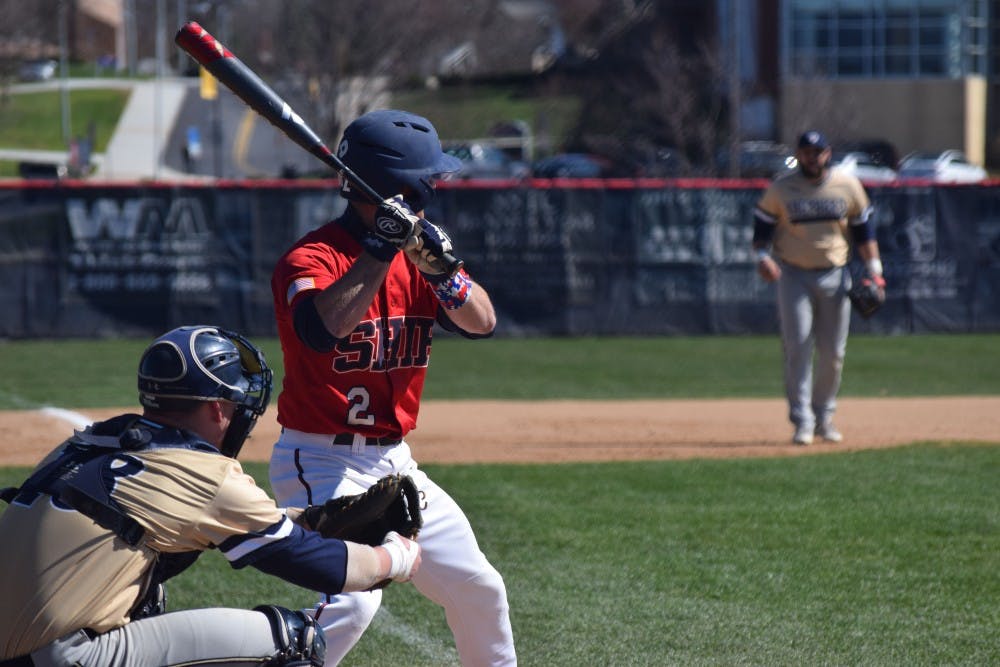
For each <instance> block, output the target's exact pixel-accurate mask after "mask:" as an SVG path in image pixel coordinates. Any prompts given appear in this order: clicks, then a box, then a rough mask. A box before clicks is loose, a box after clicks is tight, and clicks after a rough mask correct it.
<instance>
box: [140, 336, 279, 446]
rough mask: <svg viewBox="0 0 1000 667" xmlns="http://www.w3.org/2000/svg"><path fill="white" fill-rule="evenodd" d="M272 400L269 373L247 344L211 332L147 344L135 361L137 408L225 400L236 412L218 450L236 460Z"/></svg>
mask: <svg viewBox="0 0 1000 667" xmlns="http://www.w3.org/2000/svg"><path fill="white" fill-rule="evenodd" d="M270 398H271V369H270V368H268V366H267V363H266V362H265V361H264V355H263V354H262V353H261V352H260V350H258V349H257V348H256V347H254V346H253V345H252V344H251V343H250V341H248V340H247V339H246V338H244V337H243V336H241V335H239V334H238V333H234V332H232V331H226V330H224V329H220V328H218V327H213V326H185V327H179V328H177V329H174V330H172V331H168V332H167V333H165V334H163V335H162V336H160V337H159V338H157V339H156V340H155V341H153V342H152V344H150V346H149V347H148V348H146V351H145V352H144V353H143V354H142V358H141V359H140V360H139V402H140V403H142V404H143V405H144V406H146V407H147V408H154V409H170V407H171V405H172V403H173V402H174V401H177V400H181V401H216V400H224V401H230V402H232V403H236V412H235V414H234V415H233V418H232V420H231V422H230V424H229V428H228V430H227V431H226V436H225V439H224V440H223V443H222V446H221V447H220V450H221V451H222V453H223V454H225V455H226V456H232V457H234V458H235V457H236V455H237V454H239V451H240V449H241V448H242V447H243V442H244V441H245V440H246V438H247V436H248V435H250V431H251V430H252V429H253V427H254V424H256V422H257V417H259V416H260V415H262V414H264V410H266V409H267V404H268V402H269V401H270Z"/></svg>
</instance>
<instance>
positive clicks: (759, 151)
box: [716, 141, 799, 178]
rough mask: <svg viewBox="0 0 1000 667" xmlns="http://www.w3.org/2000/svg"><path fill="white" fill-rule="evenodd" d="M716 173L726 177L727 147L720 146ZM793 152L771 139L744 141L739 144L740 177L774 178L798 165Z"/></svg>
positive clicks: (727, 168) (727, 163)
mask: <svg viewBox="0 0 1000 667" xmlns="http://www.w3.org/2000/svg"><path fill="white" fill-rule="evenodd" d="M716 164H717V165H718V175H719V176H722V177H726V176H729V175H730V171H729V148H728V147H723V148H720V149H719V151H718V154H717V157H716ZM798 164H799V163H798V160H796V159H795V152H794V151H793V150H792V149H790V148H789V147H788V146H785V145H784V144H779V143H775V142H773V141H744V142H743V143H742V144H740V177H742V178H774V177H776V176H781V175H782V174H785V173H788V172H789V171H791V170H792V169H795V168H796V167H797V166H798Z"/></svg>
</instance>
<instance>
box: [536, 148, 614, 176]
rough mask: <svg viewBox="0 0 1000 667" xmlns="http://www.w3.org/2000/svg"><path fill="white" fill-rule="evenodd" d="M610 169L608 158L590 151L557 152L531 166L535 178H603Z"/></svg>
mask: <svg viewBox="0 0 1000 667" xmlns="http://www.w3.org/2000/svg"><path fill="white" fill-rule="evenodd" d="M612 170H613V165H612V163H611V161H610V160H608V159H606V158H603V157H601V156H599V155H592V154H590V153H559V154H557V155H552V156H550V157H546V158H542V159H541V160H537V161H536V162H535V163H534V164H533V165H532V166H531V172H532V173H533V174H534V175H535V177H536V178H604V177H606V176H609V175H610V174H611V172H612Z"/></svg>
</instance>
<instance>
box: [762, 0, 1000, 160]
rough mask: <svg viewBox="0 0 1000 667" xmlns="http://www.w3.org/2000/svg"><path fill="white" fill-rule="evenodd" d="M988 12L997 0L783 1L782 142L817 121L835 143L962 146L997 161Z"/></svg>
mask: <svg viewBox="0 0 1000 667" xmlns="http://www.w3.org/2000/svg"><path fill="white" fill-rule="evenodd" d="M991 15H992V17H993V19H994V22H995V21H996V18H998V17H1000V1H998V0H786V1H785V2H782V3H781V17H780V20H779V22H778V25H779V26H780V28H779V30H780V33H781V36H780V40H781V44H782V48H781V49H780V56H779V61H780V62H779V69H780V78H781V100H780V105H779V106H780V110H779V114H780V121H779V123H778V127H780V128H781V135H782V137H781V138H782V139H783V140H785V141H791V140H793V139H794V137H795V136H796V135H797V133H798V132H800V131H801V130H802V128H805V127H813V126H815V127H821V128H823V129H824V130H825V131H826V132H827V133H828V134H829V135H830V136H831V138H832V139H833V140H834V141H835V142H837V141H859V140H871V139H880V140H885V141H888V142H891V143H892V144H894V145H895V146H897V147H898V149H899V151H900V152H901V153H906V152H910V151H916V150H922V151H940V150H944V149H948V148H958V149H961V150H964V151H965V153H966V155H968V156H969V158H970V159H971V160H972V161H973V162H977V163H979V164H984V163H994V164H996V163H1000V109H997V107H998V106H1000V104H998V103H997V101H996V99H997V90H998V89H1000V88H998V82H997V81H996V80H995V78H994V76H993V74H992V72H993V71H995V70H996V67H995V64H996V63H995V62H994V61H995V60H996V59H997V56H996V55H995V54H994V53H993V50H991V42H995V41H996V34H994V33H995V32H996V31H995V29H991ZM997 34H1000V33H997Z"/></svg>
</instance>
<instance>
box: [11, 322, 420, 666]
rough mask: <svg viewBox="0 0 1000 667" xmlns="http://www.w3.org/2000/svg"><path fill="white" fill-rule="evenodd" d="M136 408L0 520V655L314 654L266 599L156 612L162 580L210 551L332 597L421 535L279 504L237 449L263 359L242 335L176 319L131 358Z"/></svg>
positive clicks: (89, 661) (263, 374)
mask: <svg viewBox="0 0 1000 667" xmlns="http://www.w3.org/2000/svg"><path fill="white" fill-rule="evenodd" d="M139 390H140V399H141V402H142V403H143V405H144V406H145V410H144V412H143V414H142V415H138V414H125V415H121V416H119V417H115V418H113V419H110V420H107V421H104V422H99V423H96V424H93V425H91V426H89V427H87V428H86V429H85V430H84V431H82V432H77V433H76V434H75V435H74V436H73V437H71V438H69V439H68V440H67V441H65V442H64V443H62V444H61V445H60V446H59V447H57V448H56V449H55V450H54V451H53V452H52V453H51V454H50V455H49V456H48V457H47V458H46V459H45V460H44V461H42V463H41V464H40V465H39V466H38V468H36V470H35V472H34V473H33V474H32V475H31V477H29V478H28V479H27V480H26V481H25V482H24V483H23V484H22V485H21V486H20V487H18V488H16V489H5V490H4V494H3V498H4V499H5V500H7V501H8V502H10V506H9V507H8V508H7V509H6V511H5V512H4V513H3V515H2V516H0V535H2V537H3V543H4V544H5V545H6V548H4V549H3V550H0V590H2V591H3V595H2V596H0V665H2V666H3V667H14V666H18V667H22V666H28V665H45V666H50V665H51V666H55V665H81V666H88V665H89V666H94V667H109V666H119V665H121V666H137V667H138V666H153V665H193V664H213V665H245V664H267V665H288V664H295V665H322V664H323V660H324V655H325V641H324V637H323V634H322V632H321V631H320V630H319V628H318V627H317V626H316V625H315V621H313V619H312V618H310V617H309V616H308V615H307V614H303V613H302V612H301V611H290V610H287V609H283V608H281V607H276V606H264V607H258V608H256V609H254V610H252V611H251V610H242V609H223V608H219V609H197V610H186V611H179V612H174V613H163V611H164V609H163V600H164V598H163V587H162V584H163V582H164V581H165V580H166V579H168V578H169V577H172V576H174V575H176V574H178V573H179V572H181V571H183V570H184V569H185V568H186V567H188V566H189V565H191V564H192V563H193V562H194V561H195V560H196V559H197V557H198V555H199V554H200V553H201V552H202V551H205V550H207V549H212V548H218V549H219V551H220V552H221V553H222V554H223V555H224V556H225V557H226V559H227V560H228V561H229V562H230V564H231V565H232V566H233V567H234V568H242V567H245V566H247V565H252V566H253V567H256V568H257V569H259V570H261V571H263V572H266V573H268V574H271V575H274V576H277V577H280V578H282V579H285V580H286V581H290V582H292V583H295V584H297V585H299V586H308V587H310V588H316V589H319V590H325V591H328V592H330V593H339V592H340V591H342V590H362V589H365V588H368V587H371V586H372V585H373V584H375V583H376V582H378V581H380V580H381V577H382V576H383V575H386V574H391V575H392V576H393V577H394V578H396V579H397V580H405V579H406V578H408V577H409V576H410V574H411V573H412V571H413V570H415V568H416V567H417V566H418V565H419V547H418V546H417V545H416V544H415V543H413V542H410V541H409V540H406V539H405V538H402V537H398V539H395V538H394V539H395V542H394V543H392V544H387V545H386V546H380V547H369V546H365V545H360V544H352V543H345V542H342V541H340V540H334V539H324V538H321V537H320V536H319V535H318V534H316V533H312V532H309V531H306V530H303V528H301V527H300V526H299V525H298V524H297V523H296V520H297V519H298V517H299V515H300V514H301V510H294V509H288V510H284V509H279V508H278V507H277V506H276V505H275V503H274V501H273V500H272V499H271V498H270V497H268V496H267V494H265V493H264V491H263V490H261V489H260V488H259V487H257V486H256V485H255V484H254V481H253V479H252V478H251V477H249V476H248V475H246V474H245V473H244V472H243V471H242V469H241V467H240V464H239V463H238V462H237V461H236V460H235V456H236V455H237V454H238V452H239V450H240V448H241V447H242V445H243V442H244V440H245V439H246V437H247V434H248V433H249V432H250V429H251V428H252V427H253V425H254V423H255V421H256V419H257V417H258V416H259V415H261V414H262V413H263V412H264V410H265V408H266V406H267V403H268V398H269V395H270V391H271V371H270V369H269V368H268V367H267V364H266V363H265V361H264V357H263V355H262V354H260V352H259V351H258V350H257V349H256V348H255V347H254V346H253V345H252V344H251V343H250V342H249V341H247V340H246V339H244V338H243V337H241V336H239V335H238V334H235V333H232V332H227V331H224V330H221V329H218V328H216V327H207V326H199V327H182V328H179V329H175V330H173V331H171V332H168V333H167V334H165V335H164V336H162V337H160V338H159V339H157V340H156V341H154V343H153V344H152V345H151V346H150V347H149V348H148V349H147V350H146V351H145V352H144V354H143V356H142V358H141V361H140V365H139Z"/></svg>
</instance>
